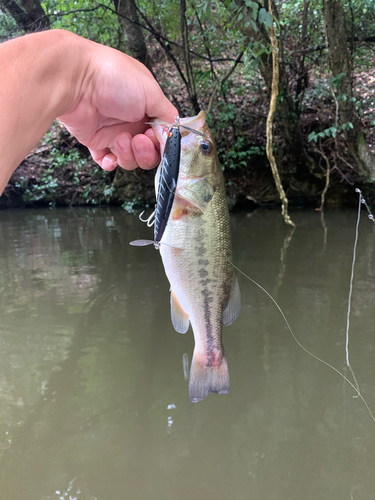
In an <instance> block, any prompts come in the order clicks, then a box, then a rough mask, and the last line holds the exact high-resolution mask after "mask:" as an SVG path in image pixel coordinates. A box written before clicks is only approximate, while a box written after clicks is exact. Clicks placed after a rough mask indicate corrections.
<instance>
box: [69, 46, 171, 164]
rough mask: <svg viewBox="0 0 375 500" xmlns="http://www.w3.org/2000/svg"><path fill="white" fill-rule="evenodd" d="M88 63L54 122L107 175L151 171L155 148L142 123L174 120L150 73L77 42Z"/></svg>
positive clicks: (102, 49) (104, 50)
mask: <svg viewBox="0 0 375 500" xmlns="http://www.w3.org/2000/svg"><path fill="white" fill-rule="evenodd" d="M81 41H82V43H83V44H84V46H85V47H84V48H85V50H86V57H85V58H84V60H88V61H89V63H88V65H87V68H83V69H84V70H85V73H84V76H83V79H82V84H81V87H80V91H79V92H78V94H77V96H76V97H75V99H74V101H75V102H74V106H73V108H72V109H71V110H70V111H69V112H67V113H65V114H64V115H62V116H60V117H59V120H61V121H62V122H63V123H64V125H65V126H66V128H67V129H68V130H69V132H71V133H72V134H73V135H75V136H76V137H77V139H78V140H79V141H80V142H81V143H82V144H84V145H85V146H87V147H88V148H89V150H90V152H91V154H92V157H93V159H94V160H95V161H96V162H97V163H98V164H99V165H100V166H101V167H102V168H103V169H104V170H107V171H112V170H114V169H115V168H116V166H117V165H120V167H122V168H125V169H127V170H132V169H134V168H136V167H137V166H140V167H141V168H144V169H150V168H153V167H155V166H156V164H157V163H158V160H159V142H158V140H157V139H156V137H155V135H154V133H153V131H152V129H151V128H150V127H149V125H147V122H148V121H149V120H150V118H152V117H157V118H159V119H161V120H163V121H165V122H167V123H173V122H174V117H175V116H176V115H177V114H178V112H177V110H176V109H175V107H174V106H173V105H172V104H171V103H170V101H169V100H168V99H167V98H166V97H165V96H164V94H163V92H162V90H161V89H160V87H159V85H158V83H157V82H156V80H155V79H154V78H153V76H152V75H151V73H150V72H149V70H148V69H147V68H146V67H145V66H143V64H141V63H140V62H138V61H136V60H135V59H133V58H131V57H129V56H127V55H125V54H123V53H122V52H119V51H117V50H114V49H111V48H109V47H105V46H103V45H99V44H97V43H94V42H90V41H88V40H84V39H81Z"/></svg>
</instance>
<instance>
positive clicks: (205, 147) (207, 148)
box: [199, 141, 212, 155]
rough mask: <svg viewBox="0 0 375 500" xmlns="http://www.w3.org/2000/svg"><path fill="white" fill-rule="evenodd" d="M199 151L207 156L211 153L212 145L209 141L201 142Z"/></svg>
mask: <svg viewBox="0 0 375 500" xmlns="http://www.w3.org/2000/svg"><path fill="white" fill-rule="evenodd" d="M199 149H200V150H201V151H202V153H203V154H204V155H209V154H210V153H211V151H212V143H211V142H210V141H202V142H201V143H200V145H199Z"/></svg>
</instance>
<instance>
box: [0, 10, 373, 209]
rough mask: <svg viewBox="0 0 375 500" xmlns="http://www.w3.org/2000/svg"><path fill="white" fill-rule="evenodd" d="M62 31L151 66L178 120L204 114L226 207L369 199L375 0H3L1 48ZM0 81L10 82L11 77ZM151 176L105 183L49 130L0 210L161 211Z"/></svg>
mask: <svg viewBox="0 0 375 500" xmlns="http://www.w3.org/2000/svg"><path fill="white" fill-rule="evenodd" d="M54 28H64V29H67V30H70V31H73V32H74V33H77V34H79V35H81V36H84V37H86V38H88V39H90V40H94V41H96V42H99V43H102V44H105V45H108V46H111V47H114V48H116V49H118V50H121V51H123V52H126V53H128V54H129V55H131V56H133V57H135V58H136V59H138V60H140V61H141V62H143V63H144V64H145V65H146V66H147V67H148V68H149V69H150V70H151V71H152V73H153V74H154V76H155V78H156V79H157V81H158V82H159V84H160V85H161V87H162V89H163V91H164V93H165V94H166V95H167V96H168V98H169V99H170V100H171V101H172V102H173V104H174V105H175V106H176V107H177V109H178V110H179V113H180V116H181V117H183V116H192V115H194V114H197V113H198V112H199V111H200V110H201V109H204V110H205V111H206V113H207V119H208V123H209V125H210V127H211V129H212V130H213V132H214V135H215V138H216V145H217V149H218V154H219V159H220V162H221V165H222V168H223V171H224V175H225V180H226V188H227V194H228V200H229V204H230V206H231V207H244V206H249V205H250V206H251V205H252V206H254V205H264V204H267V205H270V204H277V203H279V202H280V197H279V193H278V191H277V189H276V186H275V181H274V178H273V175H272V171H271V168H270V164H269V162H268V159H267V155H266V120H267V115H268V112H269V106H270V96H271V89H272V77H273V75H274V74H275V72H274V67H273V57H272V52H273V51H275V49H273V48H272V45H271V37H272V32H273V31H274V32H275V33H276V37H277V46H278V48H277V55H278V57H277V59H278V70H279V71H278V73H279V77H278V87H279V92H278V97H277V103H276V112H275V116H274V123H273V145H272V151H273V154H274V156H275V160H276V164H277V168H278V171H279V173H280V178H281V183H282V185H283V187H284V190H285V192H286V196H287V198H288V199H289V203H290V204H293V205H297V206H307V205H309V206H314V207H316V208H319V207H320V206H321V203H322V195H323V196H324V198H325V204H326V205H340V206H343V205H351V204H354V203H357V200H358V196H357V194H356V193H355V187H359V188H361V189H362V191H363V193H364V195H365V196H366V198H367V200H368V201H369V202H370V204H371V205H373V202H374V199H375V190H374V187H375V96H374V86H375V51H374V48H375V44H374V42H375V0H356V1H354V0H342V1H340V0H323V1H322V0H294V1H280V0H278V1H273V0H272V3H271V5H270V4H269V2H268V1H253V0H216V1H208V0H180V2H177V1H173V0H158V1H155V0H103V1H102V2H99V1H95V0H68V1H64V2H62V1H59V0H47V1H45V2H40V1H39V0H0V41H5V40H8V39H10V38H13V37H16V36H20V35H22V34H25V33H31V32H35V31H40V30H46V29H54ZM3 77H6V75H3ZM153 177H154V171H152V172H147V171H141V170H140V169H137V170H136V171H133V172H126V171H124V170H122V169H120V168H117V169H116V171H115V172H112V173H106V172H104V171H102V170H101V168H100V167H98V166H96V164H95V163H94V162H93V160H92V159H91V158H90V155H89V153H88V150H87V149H86V148H85V147H84V146H82V145H80V144H79V143H78V142H77V141H76V140H75V139H74V137H71V136H70V135H69V134H68V133H67V131H66V130H65V129H64V128H63V126H62V125H61V124H59V123H58V122H55V123H54V124H53V126H52V127H51V129H50V131H49V132H48V134H47V135H46V137H45V138H44V139H43V140H42V141H41V143H39V144H38V146H37V147H36V148H35V150H34V151H33V152H32V153H31V154H30V155H29V156H28V157H27V158H26V159H25V160H24V161H23V162H22V164H21V165H20V167H19V168H18V169H17V170H16V172H15V174H14V175H13V177H12V179H11V181H10V183H9V185H8V186H7V188H6V190H5V192H4V194H3V195H2V196H1V197H0V207H23V206H40V205H50V206H56V205H68V206H72V205H82V204H103V203H106V204H107V203H108V204H117V205H122V206H123V207H124V208H126V209H128V210H132V209H134V208H137V207H138V205H142V206H144V205H145V204H146V205H147V204H152V203H154V201H155V197H154V190H153Z"/></svg>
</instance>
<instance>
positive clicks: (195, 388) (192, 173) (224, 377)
mask: <svg viewBox="0 0 375 500" xmlns="http://www.w3.org/2000/svg"><path fill="white" fill-rule="evenodd" d="M184 124H186V125H188V126H189V127H190V128H192V129H196V130H199V131H201V132H203V133H204V135H205V137H201V136H199V135H196V134H193V133H186V132H184V133H183V134H182V141H181V162H180V174H179V178H178V184H177V190H176V196H175V199H174V202H173V206H172V210H171V215H170V217H169V220H168V224H167V226H166V228H165V232H164V235H163V238H162V240H161V243H162V244H161V245H160V253H161V257H162V260H163V264H164V268H165V272H166V275H167V277H168V280H169V282H170V285H171V314H172V322H173V325H174V327H175V329H176V330H177V331H179V332H180V333H185V332H186V331H187V329H188V327H189V324H191V326H192V329H193V332H194V338H195V348H194V355H193V360H192V365H191V370H190V380H189V395H190V399H191V400H192V401H193V402H197V401H200V400H202V399H204V398H205V397H206V396H207V394H208V393H209V392H219V393H227V392H228V391H229V372H228V366H227V361H226V358H225V355H224V349H223V345H222V335H221V328H222V324H223V323H224V324H226V325H229V324H231V323H232V322H233V321H234V320H235V319H236V318H237V316H238V314H239V311H240V303H241V299H240V292H239V287H238V282H237V279H236V277H235V275H234V272H233V268H232V266H231V264H230V262H231V260H232V250H231V240H230V229H229V212H228V207H227V201H226V194H225V187H224V179H223V175H222V170H221V167H220V164H219V161H218V158H217V153H216V148H215V144H214V140H213V137H212V133H211V132H210V130H209V128H208V126H207V125H206V123H205V114H204V112H201V113H200V114H199V115H198V116H197V117H194V118H190V119H183V120H181V125H182V126H183V125H184ZM163 243H164V244H163Z"/></svg>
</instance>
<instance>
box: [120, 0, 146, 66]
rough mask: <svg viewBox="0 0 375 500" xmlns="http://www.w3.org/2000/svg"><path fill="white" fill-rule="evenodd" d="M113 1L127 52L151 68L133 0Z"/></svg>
mask: <svg viewBox="0 0 375 500" xmlns="http://www.w3.org/2000/svg"><path fill="white" fill-rule="evenodd" d="M113 3H114V5H115V9H116V12H117V14H118V18H119V21H120V24H121V26H122V28H123V30H124V36H125V44H126V48H127V50H128V52H129V54H130V55H131V56H132V57H134V58H135V59H138V61H140V62H141V63H143V64H145V65H146V66H147V67H148V68H149V69H151V67H152V65H151V59H150V57H149V56H148V53H147V47H146V42H145V39H144V36H143V32H142V28H141V25H140V23H139V17H138V12H137V5H136V3H135V0H113Z"/></svg>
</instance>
